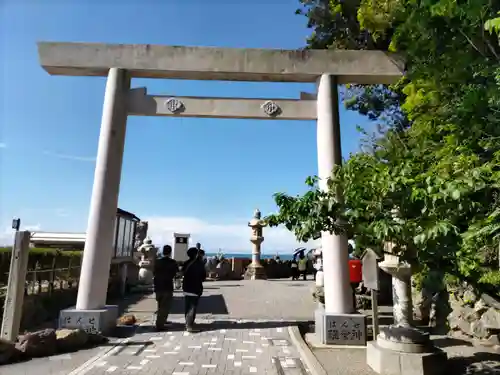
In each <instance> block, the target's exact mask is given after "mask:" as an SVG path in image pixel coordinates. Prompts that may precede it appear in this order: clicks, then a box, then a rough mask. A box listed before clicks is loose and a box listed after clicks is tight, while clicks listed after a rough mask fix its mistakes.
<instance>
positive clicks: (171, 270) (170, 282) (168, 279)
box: [153, 245, 179, 331]
mask: <svg viewBox="0 0 500 375" xmlns="http://www.w3.org/2000/svg"><path fill="white" fill-rule="evenodd" d="M162 253H163V257H162V258H160V259H156V261H155V265H154V270H153V275H154V289H155V294H156V302H157V305H158V310H157V312H156V329H158V330H159V331H161V330H163V329H164V328H165V324H166V323H167V318H168V314H169V313H170V308H171V306H172V300H173V295H174V277H175V275H176V274H177V271H178V270H179V268H178V266H177V262H176V261H175V260H173V259H172V258H171V255H172V247H171V246H169V245H165V246H163V251H162Z"/></svg>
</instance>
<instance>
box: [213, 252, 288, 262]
mask: <svg viewBox="0 0 500 375" xmlns="http://www.w3.org/2000/svg"><path fill="white" fill-rule="evenodd" d="M222 254H224V257H225V258H233V257H234V258H248V259H250V258H252V253H229V252H227V253H225V252H222ZM206 256H207V257H214V256H217V253H206ZM275 256H276V253H274V254H260V259H271V258H274V257H275ZM278 256H279V257H280V259H281V260H292V258H293V256H292V254H281V253H278Z"/></svg>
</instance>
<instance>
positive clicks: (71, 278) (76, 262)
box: [0, 252, 81, 298]
mask: <svg viewBox="0 0 500 375" xmlns="http://www.w3.org/2000/svg"><path fill="white" fill-rule="evenodd" d="M10 255H11V254H10V252H2V253H0V298H2V297H4V296H5V292H6V289H7V282H8V278H9V268H10ZM80 268H81V257H80V256H71V255H60V253H54V254H39V253H33V254H32V253H31V252H30V256H29V260H28V271H27V274H26V284H25V294H26V295H33V294H42V293H44V294H48V295H51V294H52V293H53V292H54V290H63V289H72V288H76V287H78V280H79V277H80Z"/></svg>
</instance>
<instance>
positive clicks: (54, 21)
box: [0, 0, 367, 253]
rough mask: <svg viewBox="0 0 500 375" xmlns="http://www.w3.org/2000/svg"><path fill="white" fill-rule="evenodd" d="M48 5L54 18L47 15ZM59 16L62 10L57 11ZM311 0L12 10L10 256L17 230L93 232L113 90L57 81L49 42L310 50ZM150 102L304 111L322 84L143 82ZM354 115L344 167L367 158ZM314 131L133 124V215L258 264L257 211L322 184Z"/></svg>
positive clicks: (28, 5) (3, 6)
mask: <svg viewBox="0 0 500 375" xmlns="http://www.w3.org/2000/svg"><path fill="white" fill-rule="evenodd" d="M41 3H43V4H44V5H42V4H41ZM46 4H50V5H46ZM297 4H298V1H297V0H274V1H270V2H267V1H264V0H254V1H241V2H238V1H233V2H231V1H228V0H225V1H217V0H212V1H209V2H207V1H204V0H170V1H160V0H148V1H139V0H134V1H132V0H127V1H120V2H117V1H111V0H107V1H102V2H97V1H94V0H93V1H83V0H67V1H60V0H53V1H45V2H37V1H34V0H3V2H2V0H0V11H1V14H0V68H1V72H2V77H1V80H0V90H1V91H0V99H1V102H0V103H1V107H0V116H1V118H0V243H1V242H2V241H3V242H4V243H5V242H8V241H10V239H11V231H10V230H9V227H10V222H11V219H12V218H13V217H15V216H18V217H21V219H22V222H23V224H24V226H25V227H26V228H28V229H29V228H31V229H36V230H45V231H77V232H82V231H85V228H86V223H87V215H88V207H89V201H90V194H91V189H92V180H93V174H94V160H95V155H96V150H97V141H98V134H99V126H100V120H101V110H102V101H103V94H104V85H105V79H104V78H93V77H92V78H86V77H60V76H49V75H48V74H47V73H46V72H45V71H44V70H43V69H42V68H41V67H40V66H39V63H38V57H37V49H36V44H35V43H36V41H39V40H47V41H78V42H109V43H149V44H166V45H169V44H171V45H200V46H221V47H243V48H245V47H248V48H284V49H293V48H300V47H303V46H304V45H305V40H306V37H307V36H308V34H309V33H310V30H308V29H307V28H306V19H305V18H304V17H301V16H296V15H295V14H294V11H295V9H296V8H297ZM132 86H133V87H141V86H146V87H147V88H148V92H149V93H150V94H153V93H154V94H174V95H195V96H196V95H198V96H240V97H283V98H297V97H298V95H299V92H300V91H308V92H314V90H315V88H314V85H311V84H276V83H235V82H199V81H174V80H144V79H142V80H139V79H134V80H133V82H132ZM356 124H362V125H364V124H367V120H366V119H364V118H361V117H359V116H357V115H356V114H354V113H351V112H347V111H345V110H343V109H342V106H341V127H342V132H343V133H342V146H343V154H344V155H345V156H347V155H348V154H349V153H350V152H355V151H357V150H358V148H359V138H360V136H359V134H358V133H357V131H356V129H355V125H356ZM316 170H317V161H316V130H315V123H314V122H310V121H300V122H299V121H297V122H294V121H246V120H220V119H188V118H184V119H182V118H175V119H172V118H161V117H155V118H153V117H130V118H129V120H128V124H127V139H126V151H125V156H124V162H123V171H122V182H121V190H120V199H119V206H120V207H121V208H123V209H125V210H128V211H132V212H134V213H136V214H137V215H138V216H139V217H141V218H143V219H146V220H149V221H150V228H151V229H150V234H151V236H152V237H153V238H154V240H155V241H156V242H158V243H165V242H170V241H171V232H172V231H179V232H180V231H187V232H190V233H192V237H193V239H194V240H195V241H201V242H202V243H203V244H204V245H205V247H206V248H207V249H208V250H211V249H213V250H217V248H219V247H221V248H223V249H224V250H225V251H231V250H233V251H243V250H248V249H249V248H250V246H249V240H248V238H249V234H250V231H249V228H248V227H247V226H246V223H247V221H248V219H249V218H250V217H251V215H252V212H253V210H254V209H255V208H256V207H259V208H260V209H261V211H262V212H263V213H264V214H266V213H269V212H271V211H273V210H274V209H275V206H274V202H273V199H272V194H273V193H275V192H277V191H286V192H290V193H298V192H300V191H303V189H304V183H303V181H304V179H305V177H307V176H308V175H312V174H315V173H316ZM265 237H266V240H265V242H264V244H263V250H264V251H265V252H269V253H271V252H275V251H282V252H285V251H287V250H291V249H292V247H294V246H295V245H296V243H295V241H294V238H293V236H292V235H291V234H290V233H288V232H287V231H286V230H284V229H274V230H267V231H266V232H265Z"/></svg>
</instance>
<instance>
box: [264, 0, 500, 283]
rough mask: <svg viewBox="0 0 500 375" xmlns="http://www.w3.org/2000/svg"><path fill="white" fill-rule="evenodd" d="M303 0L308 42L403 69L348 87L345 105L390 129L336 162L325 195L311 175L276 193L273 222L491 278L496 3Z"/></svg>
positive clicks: (498, 99)
mask: <svg viewBox="0 0 500 375" xmlns="http://www.w3.org/2000/svg"><path fill="white" fill-rule="evenodd" d="M301 3H302V6H303V8H302V10H301V11H299V13H301V14H305V15H306V16H307V17H308V18H309V26H310V27H311V28H312V30H313V32H312V35H311V38H310V40H309V47H310V48H354V49H381V50H384V51H389V50H390V51H397V52H398V53H400V54H401V55H403V56H404V58H405V59H406V61H407V72H406V77H405V78H404V79H402V80H401V82H400V83H399V84H397V85H394V86H392V87H387V86H371V87H360V86H352V87H348V88H347V90H348V91H347V95H346V98H344V99H345V101H344V102H345V103H346V105H347V108H349V109H351V110H356V111H358V112H359V113H361V114H363V115H366V116H368V117H369V118H370V119H373V120H378V121H379V122H381V123H382V124H383V125H385V126H386V128H385V131H383V132H381V133H380V134H379V135H378V137H376V138H371V139H370V140H369V141H370V150H369V152H364V153H361V154H356V155H351V157H350V158H349V160H347V161H346V162H345V164H344V165H343V166H342V167H341V168H339V169H338V170H336V171H334V173H333V175H332V179H331V180H330V182H329V186H330V189H329V191H328V192H321V191H319V189H318V186H317V184H316V183H315V179H314V178H310V179H308V183H309V185H310V190H309V192H308V193H306V194H305V195H303V196H298V197H290V196H288V195H286V194H283V193H279V194H276V195H275V199H276V203H277V205H278V207H279V212H278V213H277V214H276V215H272V216H270V217H269V221H270V223H271V224H272V225H279V224H285V225H286V226H287V228H289V229H290V230H292V231H294V233H295V234H296V235H297V237H298V238H299V239H303V240H305V239H308V238H314V237H318V236H319V233H320V232H321V231H322V230H328V231H332V232H338V231H347V232H348V234H349V235H350V236H352V237H354V238H355V239H356V241H357V242H358V243H360V244H363V245H365V246H367V245H370V246H373V247H375V248H378V249H379V250H380V249H382V247H383V244H384V243H387V242H390V243H392V244H394V246H395V248H394V249H395V251H397V252H399V253H400V255H401V256H403V257H405V258H407V259H408V260H410V261H411V262H413V263H414V264H418V265H421V266H425V267H428V268H434V269H436V268H439V269H442V270H446V271H447V272H448V273H451V274H453V275H456V276H459V277H461V278H466V279H468V280H470V281H473V282H475V283H478V282H479V283H480V282H481V281H485V280H486V279H488V280H486V281H488V282H491V281H492V280H493V279H494V278H495V277H497V276H498V275H497V274H495V273H492V272H490V271H489V270H490V269H489V268H485V267H487V266H488V265H490V264H492V257H493V255H492V254H497V252H495V251H493V249H496V248H497V246H498V242H499V237H498V236H499V235H500V221H499V213H500V211H499V210H500V206H499V204H498V194H499V186H498V181H499V177H500V176H499V173H500V169H499V167H498V165H499V157H500V142H499V140H500V126H499V125H500V124H499V121H500V117H499V116H498V114H499V113H500V90H499V82H500V79H499V69H498V66H499V62H500V59H499V56H500V46H499V43H498V36H497V35H496V34H495V33H494V32H489V31H488V30H491V31H495V22H494V20H495V17H496V15H497V13H498V12H499V11H500V3H499V2H496V4H494V3H493V2H491V1H487V0H476V1H473V2H456V1H452V0H424V1H416V0H369V1H368V0H361V1H357V2H356V1H354V2H344V1H340V0H338V1H337V0H330V1H320V0H316V1H306V0H303V1H301ZM344 3H349V5H348V6H347V5H345V4H344ZM488 20H492V21H488ZM338 188H340V189H341V190H342V191H343V192H344V196H345V199H344V202H342V203H341V202H337V201H336V199H335V195H334V194H333V192H334V191H335V189H338ZM338 223H343V224H342V225H340V224H338ZM496 264H498V261H497V263H496ZM485 278H486V279H485Z"/></svg>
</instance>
